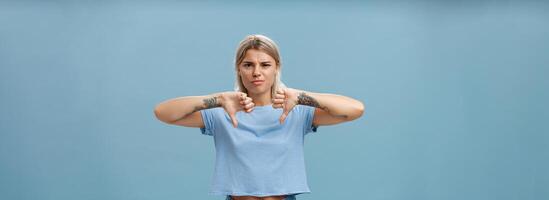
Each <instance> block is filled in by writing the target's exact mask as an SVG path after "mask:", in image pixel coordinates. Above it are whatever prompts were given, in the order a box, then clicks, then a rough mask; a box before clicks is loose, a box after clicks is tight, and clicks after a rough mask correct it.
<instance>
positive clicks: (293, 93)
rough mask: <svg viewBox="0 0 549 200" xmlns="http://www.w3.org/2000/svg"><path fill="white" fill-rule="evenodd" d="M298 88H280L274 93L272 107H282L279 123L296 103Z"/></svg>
mask: <svg viewBox="0 0 549 200" xmlns="http://www.w3.org/2000/svg"><path fill="white" fill-rule="evenodd" d="M300 92H301V91H300V90H296V89H293V88H281V89H279V90H278V91H276V95H275V97H274V98H273V108H282V109H283V111H282V115H281V116H280V119H279V121H280V123H281V124H282V123H284V120H285V119H286V117H287V116H288V114H289V113H290V111H292V109H293V108H294V107H295V106H296V105H297V104H298V98H297V97H298V96H299V93H300Z"/></svg>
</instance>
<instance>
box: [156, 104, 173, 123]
mask: <svg viewBox="0 0 549 200" xmlns="http://www.w3.org/2000/svg"><path fill="white" fill-rule="evenodd" d="M153 112H154V116H155V117H156V119H158V120H160V121H162V122H164V123H167V124H170V122H171V121H172V120H171V119H169V118H168V117H167V116H166V114H165V113H164V112H163V111H162V109H161V108H160V107H159V106H157V107H156V108H154V111H153Z"/></svg>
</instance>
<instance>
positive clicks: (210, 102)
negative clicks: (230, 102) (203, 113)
mask: <svg viewBox="0 0 549 200" xmlns="http://www.w3.org/2000/svg"><path fill="white" fill-rule="evenodd" d="M202 101H203V102H204V104H203V105H202V106H196V107H194V110H193V111H191V113H187V114H185V115H184V116H183V117H181V118H179V119H183V118H185V117H187V116H189V115H190V114H192V113H194V112H197V111H199V110H203V109H209V108H214V107H219V106H221V104H219V102H218V101H217V97H211V98H207V99H203V100H202ZM179 119H177V120H179ZM177 120H176V121H177Z"/></svg>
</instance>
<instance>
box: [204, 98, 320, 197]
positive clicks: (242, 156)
mask: <svg viewBox="0 0 549 200" xmlns="http://www.w3.org/2000/svg"><path fill="white" fill-rule="evenodd" d="M314 111H315V107H311V106H305V105H296V106H295V107H294V108H293V109H292V110H291V111H290V113H289V114H288V116H287V117H286V119H285V121H284V123H283V124H280V122H279V118H280V115H281V114H282V109H281V108H276V109H275V108H273V107H272V105H264V106H255V107H254V109H253V110H252V112H250V113H246V112H243V111H239V112H237V113H236V119H237V121H238V127H237V128H234V126H233V125H232V123H231V118H230V117H229V114H228V113H227V112H225V110H224V109H223V108H222V107H216V108H210V109H204V110H201V111H200V112H201V115H202V120H203V121H204V126H205V127H204V128H200V130H201V132H202V134H204V135H209V136H213V138H214V143H215V150H216V159H215V168H214V175H213V180H212V181H213V182H212V185H211V188H210V189H211V190H210V194H213V195H235V196H272V195H283V194H287V195H290V194H301V193H310V189H309V186H308V183H307V175H306V172H305V160H304V157H303V144H304V138H305V135H306V134H308V133H309V132H316V131H317V127H314V126H313V125H312V123H313V116H314Z"/></svg>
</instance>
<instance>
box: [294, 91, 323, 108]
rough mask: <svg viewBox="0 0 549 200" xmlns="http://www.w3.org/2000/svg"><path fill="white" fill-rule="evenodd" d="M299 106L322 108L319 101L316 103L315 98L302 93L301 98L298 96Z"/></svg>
mask: <svg viewBox="0 0 549 200" xmlns="http://www.w3.org/2000/svg"><path fill="white" fill-rule="evenodd" d="M297 104H301V105H307V106H312V107H317V108H320V104H318V101H316V99H315V98H313V97H311V96H309V95H307V94H305V92H302V93H300V94H299V96H297Z"/></svg>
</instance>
